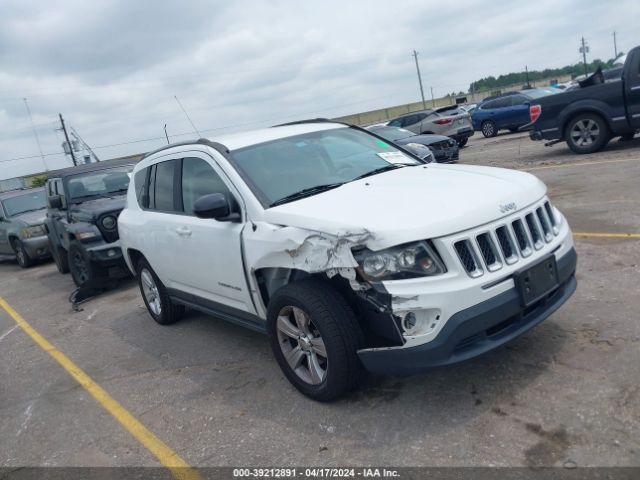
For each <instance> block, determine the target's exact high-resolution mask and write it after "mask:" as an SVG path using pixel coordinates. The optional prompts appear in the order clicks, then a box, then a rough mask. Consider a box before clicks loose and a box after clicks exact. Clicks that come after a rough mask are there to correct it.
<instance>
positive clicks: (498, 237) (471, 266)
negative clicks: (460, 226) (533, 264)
mask: <svg viewBox="0 0 640 480" xmlns="http://www.w3.org/2000/svg"><path fill="white" fill-rule="evenodd" d="M558 227H559V219H558V218H556V217H555V214H554V212H553V207H551V205H550V203H549V202H548V201H545V202H544V203H543V204H540V205H538V206H537V207H534V208H532V209H530V210H527V211H524V212H522V214H520V215H518V216H517V218H515V219H513V220H510V221H509V222H507V223H504V224H502V225H500V226H498V227H495V228H493V229H490V230H489V231H485V232H480V233H477V234H475V237H470V238H465V239H462V240H457V241H456V242H455V243H454V249H455V251H456V253H457V254H458V258H459V259H460V262H461V263H462V266H463V267H464V269H465V270H466V272H467V273H468V274H469V276H471V277H479V276H481V275H483V274H484V272H485V271H489V272H493V271H496V270H500V269H501V268H502V267H503V265H504V264H507V265H512V264H514V263H516V262H518V261H519V260H520V259H522V258H526V257H528V256H529V255H531V254H532V253H533V251H534V249H535V250H540V249H542V248H543V247H544V246H545V245H546V244H548V243H550V242H551V241H553V239H554V238H555V237H556V236H557V235H558V234H559V233H560V230H559V228H558Z"/></svg>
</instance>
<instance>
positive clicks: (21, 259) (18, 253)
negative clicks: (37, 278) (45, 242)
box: [16, 245, 27, 266]
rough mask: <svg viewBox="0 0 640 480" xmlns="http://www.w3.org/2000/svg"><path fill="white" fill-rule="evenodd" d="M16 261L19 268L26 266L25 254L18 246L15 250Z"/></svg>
mask: <svg viewBox="0 0 640 480" xmlns="http://www.w3.org/2000/svg"><path fill="white" fill-rule="evenodd" d="M16 259H17V260H18V264H20V266H25V265H26V264H27V257H26V253H25V251H24V250H23V248H22V246H20V245H18V247H17V248H16Z"/></svg>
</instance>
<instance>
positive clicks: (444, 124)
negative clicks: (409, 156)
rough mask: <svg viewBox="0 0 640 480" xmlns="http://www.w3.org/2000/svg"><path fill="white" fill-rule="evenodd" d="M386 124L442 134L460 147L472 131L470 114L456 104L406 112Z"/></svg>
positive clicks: (421, 132) (413, 130) (414, 131)
mask: <svg viewBox="0 0 640 480" xmlns="http://www.w3.org/2000/svg"><path fill="white" fill-rule="evenodd" d="M387 125H389V126H390V127H400V128H404V129H406V130H411V131H412V132H413V133H415V134H416V135H421V134H423V133H427V134H437V135H444V136H446V137H449V138H453V139H454V140H455V141H456V142H458V146H460V148H462V147H464V146H465V145H466V144H467V141H468V140H469V137H471V136H472V135H473V132H474V130H473V126H472V125H471V115H469V114H468V113H467V112H466V111H464V110H462V109H461V108H459V107H458V106H457V105H448V106H446V107H440V108H437V109H435V110H431V109H427V110H421V111H419V112H413V113H408V114H406V115H403V116H401V117H398V118H395V119H393V120H391V121H389V123H387Z"/></svg>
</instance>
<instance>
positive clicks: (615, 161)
mask: <svg viewBox="0 0 640 480" xmlns="http://www.w3.org/2000/svg"><path fill="white" fill-rule="evenodd" d="M639 160H640V158H618V159H615V160H601V161H599V162H598V161H594V162H581V163H567V164H563V165H544V166H542V167H531V168H523V170H524V171H527V172H531V171H533V170H546V169H548V168H570V167H584V166H588V165H602V164H603V163H620V162H637V161H639Z"/></svg>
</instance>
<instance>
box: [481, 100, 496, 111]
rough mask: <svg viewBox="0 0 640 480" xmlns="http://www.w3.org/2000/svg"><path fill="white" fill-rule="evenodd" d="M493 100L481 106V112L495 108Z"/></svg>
mask: <svg viewBox="0 0 640 480" xmlns="http://www.w3.org/2000/svg"><path fill="white" fill-rule="evenodd" d="M495 102H496V101H495V100H491V101H490V102H486V103H483V104H482V107H481V108H482V110H493V109H494V108H496V107H495Z"/></svg>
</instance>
